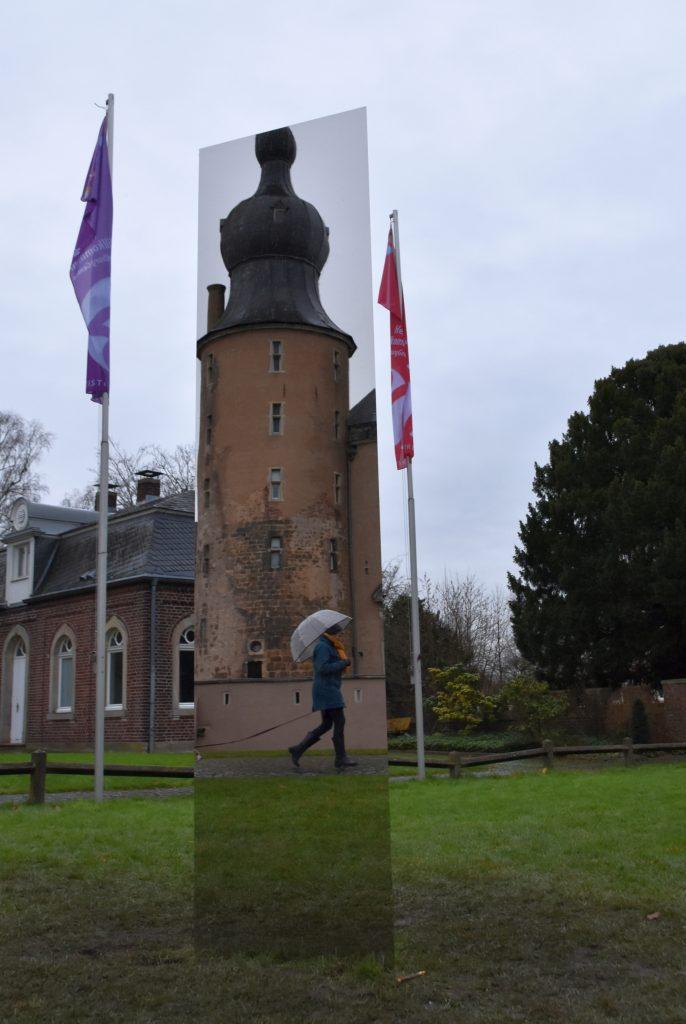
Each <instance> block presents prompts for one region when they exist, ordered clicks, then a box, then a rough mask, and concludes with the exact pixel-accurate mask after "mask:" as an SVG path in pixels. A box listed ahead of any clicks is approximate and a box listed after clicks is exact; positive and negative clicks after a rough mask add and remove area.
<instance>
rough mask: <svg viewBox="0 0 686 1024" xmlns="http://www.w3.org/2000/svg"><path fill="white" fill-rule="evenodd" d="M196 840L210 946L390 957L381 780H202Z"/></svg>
mask: <svg viewBox="0 0 686 1024" xmlns="http://www.w3.org/2000/svg"><path fill="white" fill-rule="evenodd" d="M195 835H196V846H195V857H196V859H195V865H196V878H195V884H196V888H195V894H196V918H197V929H198V930H197V937H198V941H199V943H200V944H201V945H202V946H203V947H204V948H206V949H213V948H216V949H217V950H220V951H221V950H223V951H243V952H246V951H253V952H270V953H273V954H274V955H277V956H286V957H287V956H291V957H293V956H296V957H297V956H304V955H308V954H309V955H317V954H321V953H356V954H359V956H360V957H362V956H364V955H365V954H367V953H370V952H376V953H380V954H383V955H385V956H386V957H388V956H389V955H390V952H391V948H392V907H391V901H392V893H391V866H390V837H389V821H388V783H387V780H386V779H385V778H383V777H381V778H378V777H362V776H336V777H317V778H308V779H302V778H298V777H295V778H291V777H288V776H286V777H265V778H259V779H254V778H253V779H212V780H200V781H198V782H196V802H195Z"/></svg>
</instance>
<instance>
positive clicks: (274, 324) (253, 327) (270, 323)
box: [197, 320, 357, 359]
mask: <svg viewBox="0 0 686 1024" xmlns="http://www.w3.org/2000/svg"><path fill="white" fill-rule="evenodd" d="M260 330H264V331H306V332H309V333H312V334H324V335H326V336H327V337H329V338H333V339H334V340H335V341H340V342H341V344H343V345H345V346H346V347H347V349H348V354H349V355H351V356H352V355H353V353H354V352H356V351H357V345H356V344H355V342H354V341H353V339H352V338H351V336H350V335H349V334H345V332H344V331H339V330H338V329H337V328H336V327H320V326H318V325H315V324H303V323H287V322H286V321H285V320H265V321H262V322H255V323H245V324H243V323H241V324H234V325H231V326H227V327H222V326H217V327H215V328H213V329H212V330H211V331H208V332H207V334H203V336H202V337H201V338H198V343H197V356H198V359H200V357H201V354H202V349H203V348H204V347H205V345H207V344H209V342H211V341H216V340H217V339H218V338H224V337H226V336H228V335H230V334H243V333H245V332H246V331H260Z"/></svg>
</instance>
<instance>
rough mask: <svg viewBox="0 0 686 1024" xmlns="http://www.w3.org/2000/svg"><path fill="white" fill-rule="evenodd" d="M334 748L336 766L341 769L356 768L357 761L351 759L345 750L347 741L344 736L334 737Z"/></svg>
mask: <svg viewBox="0 0 686 1024" xmlns="http://www.w3.org/2000/svg"><path fill="white" fill-rule="evenodd" d="M333 746H334V750H335V751H336V761H335V766H336V768H337V769H338V770H339V771H340V770H341V769H342V768H356V767H357V761H351V760H350V758H349V757H348V755H347V754H346V752H345V741H344V740H343V737H342V736H341V737H340V738H334V741H333Z"/></svg>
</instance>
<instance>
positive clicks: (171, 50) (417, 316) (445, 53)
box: [0, 0, 686, 586]
mask: <svg viewBox="0 0 686 1024" xmlns="http://www.w3.org/2000/svg"><path fill="white" fill-rule="evenodd" d="M685 53H686V6H685V5H684V4H683V2H682V0H675V2H673V3H670V2H660V0H653V2H652V3H649V2H648V0H645V2H640V3H639V2H634V0H622V2H611V0H593V2H586V0H577V2H576V3H574V4H570V3H566V4H563V3H550V2H547V0H537V2H533V0H532V2H526V0H500V2H498V0H493V2H484V0H476V2H459V0H458V2H450V3H431V2H423V3H418V2H415V3H407V2H406V3H403V2H386V0H377V2H375V3H373V4H369V3H368V2H355V0H347V2H345V3H326V2H322V0H319V2H309V0H308V2H301V3H298V2H293V3H291V4H290V5H289V4H284V3H283V2H275V0H265V2H262V3H260V4H252V5H246V4H238V3H233V4H232V3H231V2H226V0H223V2H221V3H219V2H204V3H203V2H202V0H196V2H194V3H193V4H191V3H190V2H185V3H181V2H173V0H165V2H163V3H162V2H147V3H140V2H138V3H131V2H126V0H119V2H118V3H116V4H113V3H109V4H107V5H105V4H102V3H98V2H95V0H91V2H89V3H80V2H69V0H61V2H60V3H59V4H56V3H54V2H49V3H48V2H43V3H38V2H31V0H28V2H26V3H24V4H21V5H20V4H6V5H5V6H4V7H3V31H2V35H1V36H0V69H1V71H0V75H1V76H2V89H1V90H0V110H1V111H2V118H1V132H0V140H1V143H2V152H1V160H0V175H1V177H2V188H1V189H0V204H1V208H2V232H1V233H0V295H1V319H0V324H1V327H2V363H1V368H0V408H3V409H7V408H9V409H12V410H14V411H16V412H18V413H21V415H23V416H25V417H28V418H38V419H40V420H41V421H42V422H43V423H44V424H45V426H46V427H48V428H49V429H50V430H51V431H53V433H54V434H55V442H54V445H53V449H52V452H51V453H50V455H49V456H47V457H46V458H45V459H44V461H43V463H42V465H41V470H42V472H43V475H44V477H45V480H46V483H47V484H48V485H49V487H50V492H49V495H48V496H47V498H46V500H51V501H54V502H56V503H58V502H59V501H60V500H61V499H62V497H63V496H64V494H65V492H66V491H68V490H70V489H72V488H74V487H80V486H82V485H84V484H85V483H88V482H89V481H90V479H91V475H90V473H89V470H90V469H91V468H92V467H93V466H94V464H95V456H94V449H95V446H96V443H97V416H98V413H97V410H96V407H95V406H93V405H92V404H91V403H90V402H89V401H88V399H87V398H86V396H85V395H84V393H83V382H84V374H85V346H86V336H85V328H84V325H83V322H82V320H81V314H80V312H79V308H78V306H77V304H76V301H75V299H74V296H73V292H72V289H71V285H70V282H69V278H68V267H69V263H70V259H71V254H72V251H73V247H74V242H75V239H76V234H77V231H78V226H79V222H80V219H81V215H82V204H81V203H80V201H79V200H80V194H81V188H82V185H83V179H84V177H85V173H86V169H87V167H88V163H89V160H90V156H91V153H92V150H93V146H94V143H95V138H96V135H97V131H98V126H99V122H100V118H101V112H100V111H98V110H97V109H96V107H95V106H94V103H95V102H98V103H104V100H105V97H106V95H107V93H108V92H114V93H115V95H116V123H115V165H114V190H115V197H114V202H115V210H114V216H115V228H114V248H113V290H112V404H111V433H112V435H113V436H114V438H115V439H116V440H117V441H118V442H119V443H120V444H121V445H123V446H124V447H128V448H134V447H136V446H138V445H139V444H142V443H145V442H159V443H161V444H163V445H165V446H168V447H172V446H174V445H175V444H177V443H179V442H188V441H190V440H191V438H192V435H193V420H194V406H195V394H194V392H195V335H196V330H195V298H196V258H197V186H198V150H199V149H200V148H201V147H204V146H210V145H214V144H217V143H221V142H225V141H227V140H229V139H234V138H239V137H241V136H245V135H251V134H254V133H255V132H256V131H264V130H268V129H270V128H274V127H278V126H281V125H283V124H295V123H298V122H301V121H306V120H308V119H310V118H314V117H321V116H323V115H326V114H331V113H335V112H338V111H343V110H349V109H351V108H355V107H361V106H366V107H367V111H368V132H369V161H370V174H371V179H370V191H371V227H372V267H373V272H374V287H375V288H376V287H378V279H379V276H380V273H381V268H382V263H383V256H384V248H385V241H386V234H387V226H388V220H387V214H388V212H389V211H390V210H391V209H392V208H393V207H397V208H398V210H399V211H400V239H401V245H402V267H403V278H404V286H405V296H406V304H407V315H408V332H409V344H410V357H411V364H412V374H413V398H414V418H415V446H416V458H415V486H416V493H417V519H418V545H419V557H420V566H421V569H420V571H426V572H429V573H430V574H432V575H434V576H440V575H442V574H443V572H444V571H447V572H457V573H460V574H464V573H466V572H472V573H474V574H475V575H476V576H477V577H478V578H480V579H481V580H482V581H483V582H484V583H485V584H487V585H488V586H495V585H497V584H502V583H504V578H505V572H506V571H507V569H508V568H509V567H510V563H511V557H512V551H513V546H514V543H515V540H516V533H517V526H518V521H519V519H521V518H522V516H523V515H524V514H525V513H526V506H527V502H528V501H529V500H530V496H531V479H532V474H533V465H534V461H535V460H538V461H541V460H545V459H546V456H547V444H548V442H549V441H550V440H551V439H552V438H554V437H559V436H560V435H561V433H562V431H563V430H564V428H565V424H566V421H567V418H568V416H569V415H570V414H571V413H572V412H573V411H574V410H575V409H582V408H584V407H585V403H586V400H587V397H588V395H589V394H590V392H591V390H592V387H593V382H594V380H595V379H596V378H598V377H601V376H604V375H605V374H607V373H608V372H609V370H610V368H611V367H612V366H613V365H621V364H622V363H624V362H625V361H626V360H627V359H628V358H631V357H641V356H643V355H644V354H645V353H646V351H648V350H649V349H651V348H654V347H655V346H657V345H659V344H663V343H671V342H675V341H681V340H683V339H684V338H685V337H686V326H685V325H686V267H685V265H684V264H685V262H686V261H685V257H684V253H685V247H684V238H685V237H686V230H685V229H686V223H685V220H686V218H685V214H684V210H685V206H686V204H685V202H684V193H685V190H686V142H685V141H684V139H685V131H684V125H685V124H686V117H685V115H686V61H685V60H684V54H685ZM375 336H376V366H377V371H376V378H377V387H378V390H379V417H380V449H381V452H380V454H381V465H382V475H381V493H382V524H383V525H382V532H383V552H384V558H385V559H386V560H390V559H393V558H395V557H400V558H405V549H406V548H405V540H404V535H403V529H404V515H403V488H402V478H403V476H404V474H401V473H398V472H397V471H396V470H395V467H394V461H393V451H392V440H391V437H390V407H389V389H388V377H389V371H388V351H387V337H388V327H387V314H386V313H385V312H384V311H382V310H380V309H378V311H377V312H376V313H375Z"/></svg>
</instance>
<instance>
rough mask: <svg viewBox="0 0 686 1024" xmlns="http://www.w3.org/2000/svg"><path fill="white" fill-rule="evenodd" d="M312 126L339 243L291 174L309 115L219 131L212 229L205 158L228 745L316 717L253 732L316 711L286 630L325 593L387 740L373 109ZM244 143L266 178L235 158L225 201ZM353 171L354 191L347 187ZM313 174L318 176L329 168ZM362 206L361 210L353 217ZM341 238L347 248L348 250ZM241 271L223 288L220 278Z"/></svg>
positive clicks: (208, 548)
mask: <svg viewBox="0 0 686 1024" xmlns="http://www.w3.org/2000/svg"><path fill="white" fill-rule="evenodd" d="M341 120H342V121H343V125H342V126H341V124H340V121H341ZM322 122H324V125H323V127H324V128H326V129H327V132H326V134H325V135H324V136H323V137H322V138H319V139H318V138H317V136H316V133H312V129H311V128H310V126H312V125H314V126H317V125H322ZM326 122H329V124H326ZM331 122H333V123H331ZM306 127H308V128H310V137H309V151H311V152H312V154H313V157H316V159H312V161H311V162H312V163H313V164H314V167H315V170H316V172H317V176H321V175H323V176H324V178H325V182H326V185H327V186H328V189H329V192H330V193H331V194H335V195H336V202H337V204H338V205H339V206H340V212H339V219H340V221H341V222H342V223H345V224H346V230H345V231H343V232H341V234H342V236H343V237H342V238H341V240H340V243H339V239H338V237H337V233H336V230H335V228H334V229H331V228H330V227H329V226H327V225H326V224H325V222H324V220H323V216H322V212H321V211H319V210H318V209H317V208H316V207H315V206H314V204H312V203H311V202H310V201H308V199H309V197H308V199H305V198H300V195H299V194H298V193H297V190H296V189H295V188H294V182H297V180H298V178H297V175H296V169H297V168H298V165H299V163H301V162H304V161H305V160H306V159H307V154H308V147H307V146H303V147H302V149H304V150H305V152H304V153H302V152H300V148H299V144H298V141H297V140H298V138H299V136H300V129H299V127H297V126H296V129H295V131H293V130H292V129H290V128H283V129H279V130H277V131H272V132H267V133H264V134H262V135H258V136H257V138H256V140H255V139H254V138H253V139H250V140H248V142H249V146H247V147H245V146H244V145H243V143H244V140H239V143H237V144H234V143H229V144H226V145H225V146H222V147H212V149H211V150H210V171H211V172H212V173H210V172H208V173H207V175H206V177H207V178H208V179H212V178H213V177H214V178H217V179H218V181H219V191H220V192H221V191H223V193H224V196H223V199H222V200H220V201H221V202H223V210H224V212H223V213H222V216H221V218H216V219H215V221H214V232H213V238H212V239H207V238H205V237H203V234H202V230H203V223H202V217H203V214H204V208H203V203H204V204H205V206H210V205H211V204H210V200H209V198H205V199H204V198H203V197H204V192H203V189H204V188H205V187H206V188H207V190H208V191H210V183H208V184H207V185H205V183H204V181H203V170H202V167H203V165H202V162H201V246H200V252H201V254H202V253H203V252H204V250H205V248H209V247H210V243H211V242H213V247H214V248H215V249H216V250H217V251H219V250H220V251H221V258H222V260H223V263H224V266H225V269H224V272H223V275H221V276H220V274H219V271H218V269H217V266H216V261H215V263H214V264H210V263H209V261H207V266H205V265H203V260H202V257H201V265H200V273H201V276H203V278H204V280H203V287H202V291H203V292H204V295H203V296H202V298H203V306H204V310H203V312H204V316H205V318H206V320H205V324H203V333H202V334H201V336H200V340H199V342H198V361H199V364H200V402H199V429H198V439H199V443H198V495H199V501H198V549H197V550H198V568H199V571H198V573H197V578H196V619H197V643H196V668H195V678H196V702H197V720H198V728H199V730H200V731H201V735H200V736H199V737H198V747H199V748H203V747H206V748H207V749H209V748H210V745H212V747H213V749H219V747H220V746H221V744H222V743H223V742H224V741H225V742H226V743H227V744H230V745H231V746H232V747H233V748H234V749H238V750H240V749H245V750H278V749H282V750H286V749H287V747H288V746H290V745H291V744H293V743H294V742H296V741H297V740H298V739H299V738H300V734H301V732H302V728H303V723H304V724H305V725H308V724H309V723H308V720H307V719H306V718H305V719H302V720H300V721H297V722H290V724H285V725H284V726H283V727H281V728H277V729H273V730H271V731H270V732H265V733H263V734H262V735H261V736H252V734H253V733H257V732H260V731H261V730H264V729H266V728H267V727H268V726H272V725H274V724H276V723H278V722H280V721H283V722H286V723H288V721H289V720H290V719H293V718H295V717H296V713H295V711H294V709H296V711H297V710H299V711H300V713H301V716H302V714H304V712H306V711H307V709H308V707H309V705H310V692H309V685H307V680H309V679H310V677H311V674H312V666H311V663H310V662H305V663H304V664H300V665H298V664H296V663H295V662H294V661H293V658H292V656H291V651H290V646H289V639H290V635H291V633H292V631H293V630H294V628H295V627H296V625H297V624H298V623H299V622H300V620H301V619H303V618H304V617H305V616H306V615H308V614H310V613H311V612H314V611H316V610H318V609H319V608H332V609H335V610H337V611H340V612H343V613H344V614H346V615H351V616H352V618H353V622H352V624H351V626H350V627H349V628H348V630H347V631H346V635H345V640H346V646H347V648H348V651H349V656H350V659H351V661H352V665H351V668H350V670H349V672H348V673H346V677H345V681H344V683H343V689H344V692H345V697H346V705H347V709H348V710H347V719H348V722H347V732H348V737H349V744H351V745H354V746H355V747H357V748H366V749H370V748H373V749H380V748H384V747H385V745H386V709H385V683H384V668H383V629H382V619H381V615H380V603H379V602H380V584H381V555H380V527H379V501H378V463H377V452H376V408H375V394H374V379H373V365H374V363H373V342H372V329H371V316H372V314H371V287H370V275H369V274H368V273H367V272H366V266H367V265H368V263H369V250H370V244H369V213H368V187H367V167H366V132H365V127H366V126H365V119H364V112H363V111H352V112H351V113H350V114H344V115H338V116H334V117H332V118H324V119H321V120H320V121H315V122H309V123H308V125H307V126H306ZM341 130H343V138H342V139H340V134H341ZM327 136H330V137H331V138H333V139H336V140H337V141H338V149H339V150H344V151H345V159H346V160H347V161H348V162H350V158H351V154H352V155H354V156H355V157H356V160H357V164H358V172H357V178H358V179H359V180H357V181H356V180H355V176H354V175H351V174H350V169H349V168H348V167H345V166H344V167H343V168H340V167H337V165H336V160H335V156H336V154H335V152H334V153H333V154H332V147H331V145H330V142H329V139H328V138H327ZM317 143H318V145H317ZM355 143H356V145H355ZM236 145H238V146H239V159H237V163H238V164H239V165H241V166H242V162H243V161H242V159H240V158H242V157H243V155H244V153H245V151H246V150H247V151H248V152H249V153H250V165H249V166H250V174H251V176H252V180H251V182H250V183H249V184H246V183H244V181H243V177H244V174H243V173H239V174H237V175H236V177H237V178H238V186H236V185H234V186H233V187H232V188H231V190H230V193H231V195H235V194H236V192H237V191H238V189H245V191H246V192H248V193H249V192H251V191H252V192H254V195H251V196H250V198H248V199H245V198H243V196H244V195H245V192H243V194H242V195H241V194H240V193H239V195H240V199H241V201H239V202H237V203H236V204H235V205H234V206H233V208H231V210H230V213H229V214H228V216H227V215H226V205H227V203H226V192H227V187H226V182H227V180H231V175H230V173H229V174H227V173H225V174H224V175H220V174H217V172H216V170H215V168H214V167H213V166H212V162H213V161H214V162H215V163H217V162H218V160H217V157H218V156H225V157H228V158H229V159H228V161H227V160H225V161H224V163H225V164H227V163H228V166H229V168H230V166H231V164H230V159H231V156H232V153H233V150H232V147H234V146H236ZM215 150H223V151H224V152H223V153H220V154H218V153H215V152H213V151H215ZM322 150H324V151H325V152H326V155H327V157H328V160H329V162H330V166H329V167H328V168H327V167H326V166H325V165H324V164H323V161H322V159H321V157H320V153H321V151H322ZM205 152H207V151H203V154H204V153H205ZM332 157H333V159H332ZM292 179H293V180H292ZM222 181H223V189H222ZM346 183H347V184H346ZM211 185H212V186H213V188H214V189H216V188H217V186H216V185H215V184H214V181H211ZM255 189H257V190H256V191H255ZM346 189H347V191H348V192H349V193H354V194H355V201H351V202H349V203H345V192H346ZM315 191H319V192H320V193H321V192H322V187H321V185H319V187H318V189H315ZM324 194H326V191H325V190H324ZM341 197H342V198H343V201H341ZM212 198H213V193H212ZM355 206H357V207H358V211H355ZM351 208H352V211H353V216H352V217H350V216H348V217H347V218H346V216H345V210H346V209H351ZM324 213H326V214H327V217H328V211H326V210H324ZM219 221H221V230H220V239H217V234H216V228H217V225H218V223H219ZM351 221H352V222H353V226H354V228H355V231H354V232H351V231H350V225H351ZM205 234H207V232H205ZM218 242H220V244H217V243H218ZM339 244H341V245H343V246H345V247H346V251H344V252H343V253H341V254H340V255H339V258H338V261H337V263H336V262H335V260H334V255H333V254H334V253H335V252H336V249H337V246H338V245H339ZM365 256H366V259H365ZM329 262H331V264H332V270H333V273H334V282H333V286H332V287H331V288H330V294H331V297H332V300H333V307H334V308H335V309H336V315H337V316H338V317H339V320H338V321H336V320H335V319H334V317H333V315H332V314H331V312H330V310H329V309H328V308H327V306H326V305H325V304H324V301H323V299H322V295H320V274H321V285H322V288H321V291H322V294H325V289H324V287H323V285H324V280H325V278H326V276H327V274H328V272H329ZM360 264H361V265H362V271H363V272H362V273H361V269H360ZM227 271H228V274H229V277H230V289H229V292H228V301H227V302H226V303H225V301H224V298H225V291H224V286H223V285H222V284H221V281H222V277H223V279H224V280H226V273H227ZM209 273H214V274H215V275H216V276H215V279H214V280H210V279H208V275H209ZM336 275H337V278H336ZM208 289H209V292H208ZM343 318H345V319H343ZM350 322H352V323H354V324H355V325H356V328H357V329H358V330H359V343H358V338H357V337H355V336H354V335H353V334H351V333H350V332H349V329H348V327H349V323H350ZM339 324H340V325H339ZM358 359H359V360H360V369H359V371H358V372H357V373H355V371H354V366H355V363H356V361H357V360H358ZM351 392H352V395H353V401H352V407H351V401H350V395H351ZM313 721H314V719H313ZM241 737H246V739H245V741H243V740H242V738H241ZM247 737H250V738H249V739H248V738H247Z"/></svg>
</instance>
